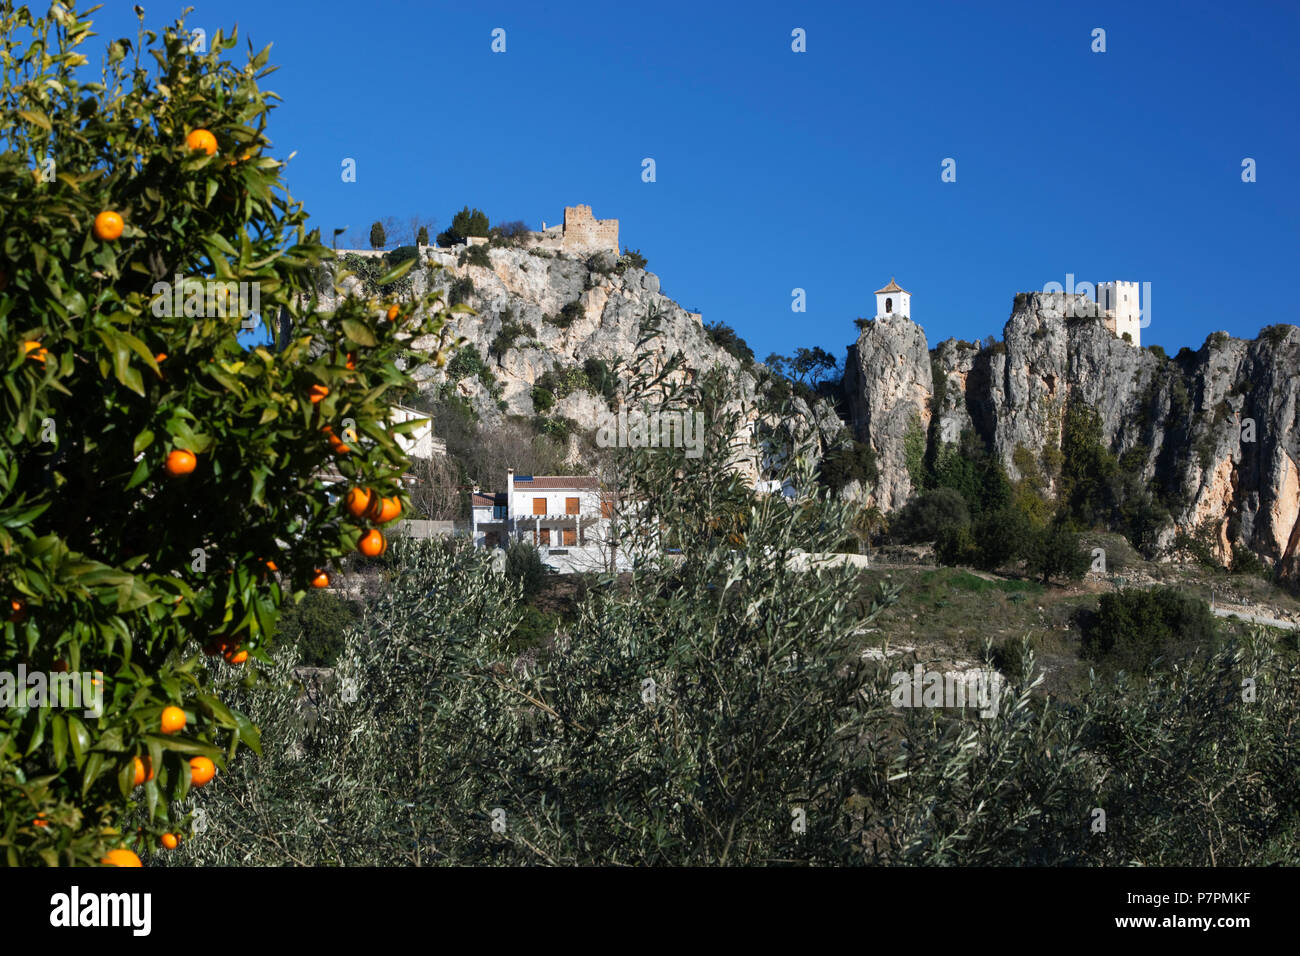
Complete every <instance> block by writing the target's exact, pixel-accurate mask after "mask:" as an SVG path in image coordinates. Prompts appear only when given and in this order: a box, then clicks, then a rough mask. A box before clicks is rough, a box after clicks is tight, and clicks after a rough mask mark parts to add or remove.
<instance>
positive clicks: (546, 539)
mask: <svg viewBox="0 0 1300 956" xmlns="http://www.w3.org/2000/svg"><path fill="white" fill-rule="evenodd" d="M537 543H538V544H539V545H541V546H542V547H544V548H549V547H550V546H551V529H550V528H541V529H539V530H538V532H537Z"/></svg>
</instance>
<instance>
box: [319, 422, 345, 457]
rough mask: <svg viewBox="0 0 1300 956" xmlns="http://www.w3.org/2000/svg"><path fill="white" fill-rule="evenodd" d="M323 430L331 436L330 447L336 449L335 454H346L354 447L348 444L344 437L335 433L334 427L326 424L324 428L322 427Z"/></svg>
mask: <svg viewBox="0 0 1300 956" xmlns="http://www.w3.org/2000/svg"><path fill="white" fill-rule="evenodd" d="M321 431H323V432H324V433H325V434H326V435H328V436H329V442H330V448H332V449H333V450H334V453H335V454H337V455H346V454H348V453H349V452H350V451H352V449H351V448H349V447H348V446H347V444H346V443H345V442H344V441H343V439H342V438H339V436H338V435H335V434H334V429H333V428H331V427H330V426H329V425H326V426H325V427H324V428H322V429H321Z"/></svg>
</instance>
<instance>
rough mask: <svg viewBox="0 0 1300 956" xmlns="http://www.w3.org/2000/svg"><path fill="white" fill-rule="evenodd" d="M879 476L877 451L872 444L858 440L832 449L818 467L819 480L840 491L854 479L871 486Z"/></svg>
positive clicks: (824, 484) (827, 486)
mask: <svg viewBox="0 0 1300 956" xmlns="http://www.w3.org/2000/svg"><path fill="white" fill-rule="evenodd" d="M879 477H880V469H879V468H878V467H877V465H876V453H875V452H874V451H872V450H871V446H870V445H868V444H866V443H865V442H860V441H856V440H850V441H848V442H847V443H845V444H840V445H836V446H835V447H834V448H832V449H830V450H829V451H828V452H827V453H826V454H825V455H824V456H823V457H822V460H821V464H820V466H819V468H818V481H820V482H821V483H822V485H823V486H825V487H826V488H829V489H831V490H832V491H839V490H840V489H841V488H844V487H845V486H846V485H848V484H849V483H850V482H853V481H858V482H861V483H862V484H863V485H864V486H871V485H874V484H875V483H876V481H877V479H879Z"/></svg>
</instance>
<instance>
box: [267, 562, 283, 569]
mask: <svg viewBox="0 0 1300 956" xmlns="http://www.w3.org/2000/svg"><path fill="white" fill-rule="evenodd" d="M266 569H267V570H268V571H279V570H280V569H279V568H278V567H276V565H275V562H274V561H267V562H266Z"/></svg>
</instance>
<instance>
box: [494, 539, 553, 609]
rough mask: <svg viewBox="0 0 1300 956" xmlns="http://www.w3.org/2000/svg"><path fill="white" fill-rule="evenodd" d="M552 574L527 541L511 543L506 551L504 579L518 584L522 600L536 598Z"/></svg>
mask: <svg viewBox="0 0 1300 956" xmlns="http://www.w3.org/2000/svg"><path fill="white" fill-rule="evenodd" d="M552 573H554V572H552V571H551V569H550V568H549V567H547V566H546V563H545V562H544V561H542V554H541V552H540V551H538V550H537V548H536V547H535V546H534V545H533V544H532V543H531V542H529V541H511V542H510V546H509V547H508V548H507V549H506V577H508V578H510V580H512V581H515V582H517V583H518V584H519V587H520V588H521V589H522V590H523V595H524V600H525V601H528V600H531V599H532V598H534V597H536V596H537V595H538V594H540V593H541V592H542V590H543V589H544V588H545V587H546V582H547V579H548V578H549V577H550V576H551V574H552Z"/></svg>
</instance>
